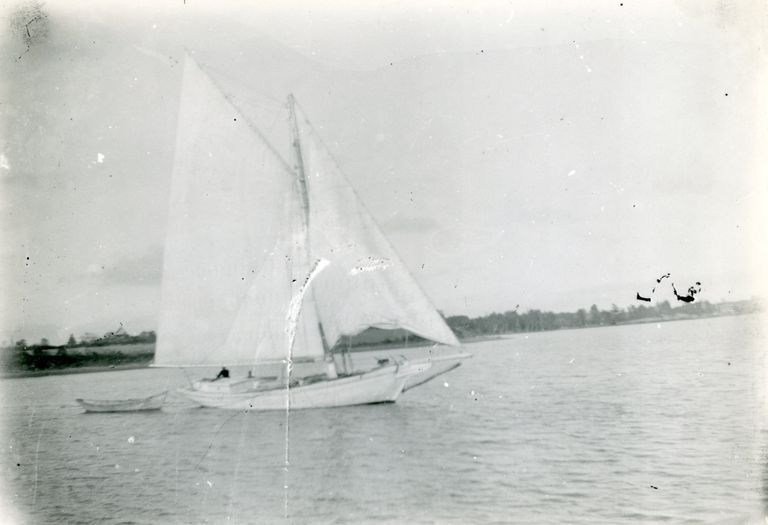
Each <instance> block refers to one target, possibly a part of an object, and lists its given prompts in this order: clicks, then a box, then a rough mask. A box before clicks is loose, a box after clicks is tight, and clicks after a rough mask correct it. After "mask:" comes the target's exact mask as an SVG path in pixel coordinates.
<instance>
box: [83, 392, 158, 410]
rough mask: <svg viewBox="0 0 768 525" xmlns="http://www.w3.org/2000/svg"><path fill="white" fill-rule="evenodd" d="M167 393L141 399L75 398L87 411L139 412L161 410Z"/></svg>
mask: <svg viewBox="0 0 768 525" xmlns="http://www.w3.org/2000/svg"><path fill="white" fill-rule="evenodd" d="M167 394H168V392H163V393H161V394H157V395H155V396H149V397H145V398H140V399H115V400H96V399H75V401H77V403H78V404H79V405H80V406H81V407H83V409H85V411H86V412H139V411H144V410H160V409H161V408H163V403H165V396H166V395H167Z"/></svg>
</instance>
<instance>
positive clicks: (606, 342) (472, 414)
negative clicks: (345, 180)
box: [0, 316, 768, 523]
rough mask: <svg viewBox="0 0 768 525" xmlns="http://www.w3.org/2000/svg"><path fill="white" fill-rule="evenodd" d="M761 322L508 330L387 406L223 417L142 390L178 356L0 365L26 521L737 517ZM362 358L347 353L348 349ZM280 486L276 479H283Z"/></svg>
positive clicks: (762, 420) (756, 399) (760, 502)
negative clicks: (80, 402)
mask: <svg viewBox="0 0 768 525" xmlns="http://www.w3.org/2000/svg"><path fill="white" fill-rule="evenodd" d="M760 327H761V320H760V318H758V317H754V316H750V317H736V318H720V319H714V320H699V321H684V322H674V323H665V324H661V325H656V324H648V325H636V326H622V327H611V328H600V329H586V330H573V331H562V332H556V333H540V334H529V335H527V336H525V335H519V336H513V337H510V338H508V339H504V340H500V341H489V342H484V343H478V344H473V345H470V346H468V347H467V349H468V350H470V351H471V352H473V353H474V354H475V357H474V358H473V359H471V360H469V361H467V362H465V364H464V366H462V367H461V368H459V369H458V370H456V371H454V372H452V373H450V374H448V375H446V376H443V377H442V378H439V379H437V380H435V381H433V382H431V383H428V384H426V385H424V386H422V387H419V388H417V389H415V390H412V391H410V392H408V393H406V394H404V395H403V397H402V398H401V399H400V400H399V401H398V403H396V404H391V405H375V406H364V407H353V408H341V409H328V410H315V411H295V412H292V413H291V417H290V420H289V432H288V436H289V438H288V442H287V443H288V445H289V446H288V451H289V467H288V470H287V472H286V469H285V460H286V448H285V444H286V427H285V425H286V417H285V414H284V413H245V414H244V413H239V412H226V411H217V410H208V409H199V408H193V407H190V406H189V405H187V404H186V403H185V402H184V401H182V400H180V399H176V398H174V399H172V400H171V402H170V403H169V405H168V406H167V407H166V408H165V409H163V411H161V412H157V413H147V414H140V413H134V414H122V415H119V414H118V415H114V414H92V415H91V414H89V415H86V414H83V413H82V411H81V410H80V409H79V407H78V406H77V405H76V404H75V402H74V399H75V398H76V397H94V398H120V397H136V396H143V395H149V394H151V393H155V392H158V391H161V390H164V389H166V388H169V389H170V388H174V387H176V386H183V385H185V384H186V379H185V376H184V374H183V373H182V372H181V371H179V370H136V371H124V372H109V373H97V374H79V375H67V376H51V377H43V378H28V379H7V380H3V381H2V388H3V393H4V395H3V413H4V426H3V429H4V432H3V438H2V439H3V442H2V445H3V448H2V450H3V452H2V455H0V462H1V465H0V467H1V468H2V479H3V480H4V484H5V488H4V493H5V494H4V499H5V505H6V507H7V508H6V511H5V512H6V513H9V512H11V509H15V511H13V512H14V513H15V516H13V515H10V514H9V515H8V516H7V519H11V518H13V519H15V520H16V521H19V522H26V523H272V522H280V521H283V520H284V518H283V516H284V515H285V511H286V501H287V512H288V521H289V522H297V523H303V522H312V523H317V522H331V523H359V522H385V523H400V522H408V523H494V522H497V523H556V522H564V523H649V522H651V523H657V522H669V523H721V522H725V523H731V521H730V520H731V519H736V521H733V523H742V522H743V519H744V518H743V517H745V516H753V517H754V516H762V513H763V512H764V506H765V504H766V496H765V491H764V490H765V486H764V485H765V484H766V483H768V479H766V478H768V474H767V471H766V454H767V453H768V448H767V447H766V436H768V432H767V431H766V428H768V427H767V426H766V417H765V416H766V412H765V409H766V390H765V379H766V371H767V370H766V346H765V338H764V336H763V335H761V333H760ZM356 359H358V360H362V359H363V358H356ZM285 485H287V487H288V488H287V490H286V489H284V486H285Z"/></svg>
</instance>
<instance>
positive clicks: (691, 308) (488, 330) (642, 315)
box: [3, 299, 760, 371]
mask: <svg viewBox="0 0 768 525" xmlns="http://www.w3.org/2000/svg"><path fill="white" fill-rule="evenodd" d="M759 310H760V303H759V302H758V301H757V300H755V299H751V300H746V301H734V302H722V303H717V304H712V303H709V302H707V301H699V302H695V303H686V304H684V305H682V306H678V307H677V308H673V307H672V305H670V303H669V301H663V302H660V303H658V304H657V305H655V306H645V305H638V306H635V305H631V306H629V307H628V308H619V307H618V306H616V305H615V304H614V305H612V306H611V308H610V309H608V310H601V309H600V308H598V307H597V305H594V304H593V305H592V306H591V307H590V308H589V310H587V309H584V308H580V309H579V310H577V311H575V312H548V311H542V310H535V309H534V310H528V311H526V312H518V311H517V310H510V311H507V312H504V313H496V312H494V313H492V314H489V315H485V316H480V317H473V318H471V317H468V316H466V315H454V316H449V317H445V320H446V322H447V323H448V326H450V327H451V329H452V330H453V331H454V333H455V334H456V335H457V336H458V337H459V338H460V339H465V338H469V337H477V336H484V335H500V334H511V333H519V332H540V331H548V330H561V329H571V328H588V327H596V326H611V325H619V324H628V323H642V322H656V321H669V320H676V319H693V318H698V317H717V316H723V315H742V314H749V313H754V312H757V311H759ZM374 332H378V334H376V333H374ZM155 340H156V336H155V332H154V331H145V332H141V333H140V334H138V335H129V334H128V333H126V332H125V331H124V330H123V329H122V327H121V328H120V329H118V330H117V331H115V332H108V333H106V334H105V335H104V336H102V337H99V338H95V339H90V338H89V339H88V340H81V341H79V342H78V341H77V340H76V339H75V337H74V335H72V336H70V337H69V340H68V342H67V344H65V345H58V346H57V345H51V344H49V342H48V340H47V339H45V338H43V339H42V340H41V341H40V343H38V344H27V342H26V341H25V340H24V339H21V340H19V341H16V343H15V344H14V345H13V346H12V347H11V348H6V349H5V350H6V351H5V352H3V354H4V359H3V361H4V365H5V369H6V370H8V371H13V370H44V369H52V368H68V367H78V366H111V365H117V364H128V363H143V362H146V363H149V362H150V361H151V360H152V358H153V357H154V343H155ZM409 341H410V342H411V343H414V344H418V343H419V342H421V341H423V339H422V338H420V337H418V336H416V335H414V334H410V333H407V332H406V331H404V330H377V329H369V330H368V331H366V332H364V333H363V334H360V335H359V336H355V337H352V338H351V339H350V340H347V339H346V338H344V341H341V342H339V343H338V344H337V345H336V346H335V347H334V350H335V351H339V350H340V349H342V348H344V347H347V346H350V347H354V346H358V345H361V344H362V345H363V346H371V345H373V346H375V345H389V344H403V343H406V344H407V343H408V342H409ZM136 344H147V348H146V350H142V351H140V352H138V353H137V352H121V351H120V350H119V349H116V348H114V347H119V346H120V345H136ZM98 347H110V348H105V349H104V350H98ZM88 350H90V351H88ZM97 350H98V351H97Z"/></svg>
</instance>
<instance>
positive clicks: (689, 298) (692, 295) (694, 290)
mask: <svg viewBox="0 0 768 525" xmlns="http://www.w3.org/2000/svg"><path fill="white" fill-rule="evenodd" d="M669 277H670V274H669V273H665V274H664V275H662V276H661V277H659V278H658V279H656V286H654V287H653V289H651V295H653V294H654V293H656V288H657V287H658V285H659V284H661V281H663V280H664V279H668V278H669ZM672 292H673V293H674V294H675V297H676V298H677V300H678V301H682V302H684V303H692V302H693V301H694V300H695V299H696V294H698V293H701V283H700V282H699V281H696V284H695V285H693V286H691V287H689V288H688V295H680V294H679V293H677V288H675V283H672ZM635 297H636V299H637V300H638V301H644V302H646V303H650V302H651V297H650V296H649V297H645V296H643V295H640V292H636V293H635Z"/></svg>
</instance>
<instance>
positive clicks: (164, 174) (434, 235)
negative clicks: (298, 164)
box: [0, 0, 768, 341]
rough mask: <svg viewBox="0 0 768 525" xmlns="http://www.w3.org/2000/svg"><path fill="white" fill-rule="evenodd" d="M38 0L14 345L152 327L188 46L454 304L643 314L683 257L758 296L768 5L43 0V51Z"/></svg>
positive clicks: (25, 123)
mask: <svg viewBox="0 0 768 525" xmlns="http://www.w3.org/2000/svg"><path fill="white" fill-rule="evenodd" d="M23 5H24V4H17V5H15V4H13V2H11V3H7V4H6V5H5V7H4V11H3V13H2V15H3V21H2V23H3V30H2V31H0V35H2V47H1V49H2V57H1V60H2V64H1V65H0V67H2V71H3V74H2V75H0V88H1V91H0V95H1V96H2V100H1V102H2V105H0V119H2V125H3V128H2V129H3V133H2V134H0V199H1V202H0V206H2V215H0V221H1V224H0V226H1V227H2V239H3V242H2V264H1V266H0V269H1V270H2V280H1V282H2V285H3V298H2V304H1V305H0V308H1V309H2V311H1V312H0V314H1V317H0V328H2V334H0V335H2V337H1V338H2V339H3V340H4V341H5V340H7V339H10V338H14V339H17V338H20V337H26V338H28V339H31V340H37V339H39V338H40V337H43V336H44V337H48V338H49V339H51V340H53V341H63V340H65V339H66V337H67V336H68V335H69V333H75V334H76V335H79V334H81V333H83V332H84V331H93V332H97V333H102V332H104V331H106V330H108V329H113V328H116V327H117V326H118V324H119V323H121V322H122V323H123V324H124V325H125V327H126V328H127V329H128V331H129V332H132V333H136V332H139V331H141V330H145V329H155V328H156V326H157V324H156V323H157V311H158V304H159V285H160V280H161V272H160V268H161V264H162V247H163V242H164V231H165V223H166V217H167V212H168V188H169V182H170V173H171V169H172V165H173V149H174V138H175V131H176V129H175V128H176V118H177V111H178V101H179V92H180V87H181V86H180V80H181V63H182V62H183V56H184V53H185V49H186V50H187V51H188V52H189V53H191V54H192V55H193V56H194V57H195V59H196V60H197V61H198V62H199V63H200V64H202V65H203V66H204V67H206V68H208V70H209V71H210V72H211V74H212V75H215V76H216V79H217V80H218V81H219V82H222V83H225V84H226V85H227V86H228V87H229V88H230V89H231V90H232V93H234V94H235V95H234V96H235V98H237V99H238V100H239V101H240V102H241V103H242V104H244V105H248V106H249V107H251V108H252V109H253V114H257V115H258V114H263V115H265V118H264V122H263V123H260V124H261V125H262V126H263V128H264V130H265V132H266V133H267V134H270V133H271V134H272V135H273V136H278V135H279V134H280V133H279V131H280V126H281V123H280V122H278V121H276V120H275V118H274V117H266V115H271V113H270V112H271V111H272V110H274V109H275V108H278V109H279V107H280V106H279V104H280V101H282V100H284V99H285V97H286V95H287V94H288V93H291V92H292V93H294V94H295V95H296V97H297V99H298V100H299V101H300V103H301V104H302V107H303V108H304V110H305V112H306V113H307V115H308V116H309V118H310V119H311V120H312V121H313V123H314V125H315V127H316V128H318V129H319V130H320V133H321V134H322V135H323V136H324V138H325V142H326V144H327V145H328V146H329V147H330V149H331V150H332V152H333V154H334V155H335V157H336V159H337V160H338V161H339V164H340V165H341V166H342V168H343V169H344V170H345V172H346V174H347V177H348V178H349V180H350V181H351V183H352V184H353V186H354V187H355V188H356V189H357V191H358V193H359V195H360V197H361V199H362V200H363V201H364V203H365V204H366V205H367V207H368V208H369V210H370V211H371V213H372V214H373V215H374V217H375V218H376V220H377V221H378V223H379V224H380V225H381V227H382V229H383V230H384V232H385V234H386V235H387V236H388V237H389V238H390V240H391V241H392V243H393V245H394V246H395V248H396V249H397V251H398V252H399V253H400V254H401V256H402V257H403V259H404V261H405V262H406V264H407V266H408V267H409V268H410V269H411V270H412V272H413V273H414V275H415V276H416V278H417V280H418V281H419V282H420V283H421V284H422V286H423V287H424V289H425V290H426V291H427V294H428V295H429V296H430V297H431V298H432V299H433V302H434V303H435V304H436V305H437V307H438V308H439V309H441V310H442V311H443V312H445V313H446V314H451V315H453V314H469V315H479V314H485V313H489V312H491V311H505V310H510V309H513V308H515V307H516V305H519V308H520V309H521V310H526V309H530V308H540V309H549V310H575V309H577V308H580V307H589V305H591V304H593V303H596V304H597V305H598V306H600V307H603V308H606V307H609V306H610V305H611V304H612V303H615V304H618V305H619V306H627V305H629V304H635V303H634V296H635V293H636V292H637V291H639V292H641V293H643V292H645V293H647V292H649V291H650V288H651V287H652V285H653V284H654V280H655V279H656V278H657V277H658V276H659V275H661V274H663V273H666V272H671V273H672V276H673V277H674V280H675V282H676V284H678V287H680V288H687V287H688V286H689V285H691V284H692V283H693V282H694V281H701V282H702V283H703V291H702V296H701V297H702V299H707V300H710V301H713V302H714V301H719V300H723V299H742V298H748V297H751V296H753V295H759V293H760V290H762V289H765V282H764V278H763V277H761V273H764V268H765V266H764V262H765V259H766V256H765V254H766V250H765V245H766V243H765V239H766V236H765V234H766V232H765V225H766V224H768V215H767V214H766V204H768V198H767V195H768V190H767V188H766V179H767V178H766V177H765V165H766V163H765V161H766V158H765V154H766V148H765V146H766V130H765V124H764V123H765V122H766V117H767V116H768V115H767V112H766V106H765V98H764V94H763V93H764V92H766V86H765V80H766V78H765V71H766V70H765V51H764V50H765V48H766V44H767V43H768V42H766V37H765V33H764V32H761V31H764V30H763V29H762V28H761V24H760V20H761V19H765V16H766V8H765V7H764V6H760V4H759V3H758V2H739V3H738V4H736V3H730V2H724V1H723V2H712V1H709V2H706V1H705V2H700V1H693V0H691V1H686V2H646V1H644V2H636V1H632V0H629V1H624V2H621V1H620V0H617V1H613V2H579V6H578V7H576V6H570V7H567V8H564V7H562V6H561V3H560V2H552V3H543V2H516V1H511V2H510V1H505V2H500V1H499V2H484V1H472V2H469V1H459V2H436V1H435V2H420V1H416V2H411V1H408V2H386V3H384V2H381V3H375V2H352V1H349V2H338V1H335V2H322V3H318V2H311V3H310V2H293V1H288V2H274V3H273V4H270V3H268V2H259V3H258V4H257V3H253V2H224V3H221V2H200V1H196V0H186V2H185V1H183V0H178V1H176V0H174V1H161V2H152V3H150V2H146V3H144V4H142V3H136V2H119V1H110V2H95V1H93V2H77V1H74V0H66V1H64V0H48V1H47V2H46V3H45V4H44V6H43V9H44V11H45V14H46V15H47V17H46V20H45V27H41V26H40V25H39V24H38V25H36V26H30V27H35V28H36V30H37V31H38V33H37V34H36V38H34V39H33V41H32V42H30V43H29V46H27V43H26V42H25V41H24V39H23V34H22V31H21V30H20V28H19V26H18V23H17V20H18V18H17V17H14V14H15V13H18V12H19V9H20V6H23ZM321 5H322V7H320V6H321ZM761 86H762V89H761ZM276 140H279V139H276ZM285 141H286V142H285V144H287V138H286V139H285ZM664 294H666V295H664ZM670 296H671V292H667V291H665V292H664V293H663V294H662V295H661V296H660V298H662V299H664V298H669V297H670Z"/></svg>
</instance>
